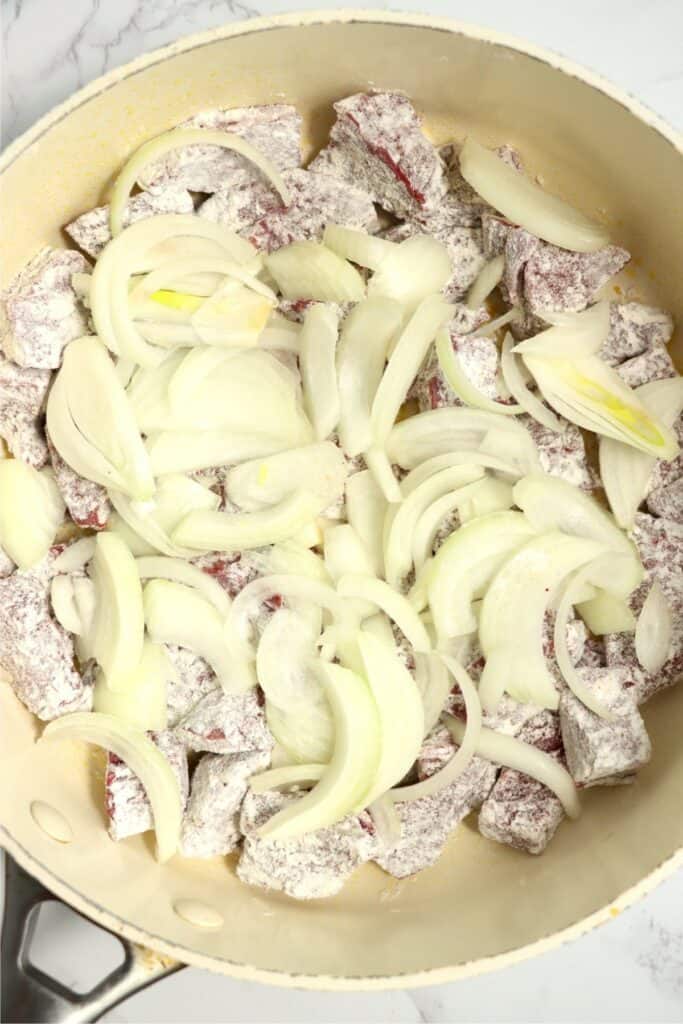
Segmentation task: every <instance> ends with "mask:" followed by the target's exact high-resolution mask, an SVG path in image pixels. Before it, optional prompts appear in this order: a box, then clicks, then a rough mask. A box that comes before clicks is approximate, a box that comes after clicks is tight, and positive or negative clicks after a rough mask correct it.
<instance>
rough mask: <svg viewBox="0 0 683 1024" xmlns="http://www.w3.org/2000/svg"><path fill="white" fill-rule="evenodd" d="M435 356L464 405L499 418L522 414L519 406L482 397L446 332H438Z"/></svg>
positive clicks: (449, 383) (452, 388)
mask: <svg viewBox="0 0 683 1024" xmlns="http://www.w3.org/2000/svg"><path fill="white" fill-rule="evenodd" d="M436 355H437V359H438V360H439V367H440V369H441V372H442V373H443V375H444V377H445V378H446V381H447V383H448V386H449V387H450V388H451V390H452V391H454V392H455V394H456V395H457V396H458V398H460V399H461V401H463V402H464V403H465V405H468V406H471V407H472V408H474V409H485V410H486V411H487V412H493V413H498V414H499V415H501V416H517V414H518V413H520V412H523V409H522V407H521V405H509V404H506V403H505V402H497V401H496V400H495V399H493V398H488V397H487V396H486V395H483V394H482V393H481V391H479V389H478V388H476V387H475V386H474V384H472V382H471V381H470V379H469V377H468V376H467V374H466V373H465V371H464V370H463V368H462V364H461V362H460V359H459V357H458V354H457V352H455V350H454V348H453V343H452V341H451V336H450V334H449V332H448V331H445V330H444V331H439V333H438V334H437V336H436Z"/></svg>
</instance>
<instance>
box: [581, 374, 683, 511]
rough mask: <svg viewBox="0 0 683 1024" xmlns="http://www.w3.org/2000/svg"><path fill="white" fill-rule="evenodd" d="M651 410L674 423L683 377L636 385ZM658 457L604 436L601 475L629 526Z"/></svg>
mask: <svg viewBox="0 0 683 1024" xmlns="http://www.w3.org/2000/svg"><path fill="white" fill-rule="evenodd" d="M635 394H636V395H637V396H638V398H639V399H640V401H641V402H642V403H643V405H644V406H645V408H646V409H647V410H648V412H649V413H650V414H651V415H653V416H658V417H659V418H660V420H661V422H662V423H663V424H664V425H665V426H666V427H672V426H673V425H674V423H675V422H676V420H677V419H678V417H679V416H680V414H681V412H682V411H683V377H670V378H668V379H665V380H654V381H651V382H650V383H649V384H643V385H642V386H641V387H639V388H636V389H635ZM656 461H657V460H656V458H655V457H654V456H653V455H646V454H645V453H644V452H639V451H636V449H635V448H632V447H631V446H630V445H626V444H622V443H620V442H619V441H615V440H614V439H613V438H611V437H601V438H600V478H601V480H602V485H603V487H604V488H605V492H606V494H607V500H608V501H609V504H610V508H611V509H612V511H613V513H614V518H615V519H616V521H617V522H618V523H619V526H622V527H623V528H624V529H626V530H630V529H632V528H633V521H634V518H635V514H636V512H637V511H638V508H639V506H640V504H641V503H642V502H643V501H644V500H645V497H646V495H647V492H648V483H649V480H650V476H651V474H652V470H653V469H654V467H655V463H656Z"/></svg>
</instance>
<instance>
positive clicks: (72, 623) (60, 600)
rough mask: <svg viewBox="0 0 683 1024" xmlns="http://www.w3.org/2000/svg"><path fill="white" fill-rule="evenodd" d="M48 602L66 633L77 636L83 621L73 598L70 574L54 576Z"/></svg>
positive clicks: (81, 629)
mask: <svg viewBox="0 0 683 1024" xmlns="http://www.w3.org/2000/svg"><path fill="white" fill-rule="evenodd" d="M50 604H51V605H52V611H53V612H54V616H55V618H56V620H57V622H58V623H59V625H60V626H62V628H63V629H65V630H66V631H67V633H73V634H74V635H75V636H78V635H79V634H80V633H81V632H82V631H83V623H82V622H81V617H80V615H79V614H78V609H77V608H76V602H75V600H74V588H73V581H72V579H71V577H70V576H54V577H53V579H52V582H51V584H50Z"/></svg>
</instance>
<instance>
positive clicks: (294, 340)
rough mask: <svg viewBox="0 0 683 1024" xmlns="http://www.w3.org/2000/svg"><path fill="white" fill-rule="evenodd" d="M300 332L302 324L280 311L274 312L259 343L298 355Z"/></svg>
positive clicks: (265, 346)
mask: <svg viewBox="0 0 683 1024" xmlns="http://www.w3.org/2000/svg"><path fill="white" fill-rule="evenodd" d="M300 334H301V324H295V323H294V322H293V321H292V320H287V318H286V317H284V316H281V315H280V314H279V313H272V314H271V316H270V319H269V320H268V323H267V324H266V326H265V327H264V329H263V332H262V334H261V337H260V338H259V345H260V346H261V347H262V348H267V349H281V350H282V351H285V352H293V353H294V354H295V355H298V353H299V336H300Z"/></svg>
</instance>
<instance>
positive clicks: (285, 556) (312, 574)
mask: <svg viewBox="0 0 683 1024" xmlns="http://www.w3.org/2000/svg"><path fill="white" fill-rule="evenodd" d="M263 572H264V574H265V573H269V574H271V575H272V574H275V575H280V576H307V577H308V578H309V579H312V580H319V581H320V582H321V583H329V582H330V574H329V573H328V571H327V568H326V567H325V563H324V561H323V560H322V558H321V557H320V555H316V554H314V552H313V551H308V550H307V549H306V548H304V547H301V546H300V545H298V544H296V543H295V542H294V541H283V543H281V544H274V545H273V547H271V548H268V549H267V551H266V553H265V556H264V568H263Z"/></svg>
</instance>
